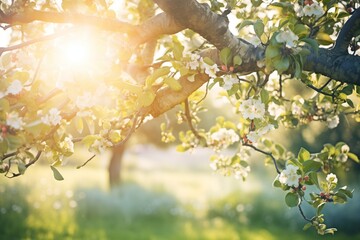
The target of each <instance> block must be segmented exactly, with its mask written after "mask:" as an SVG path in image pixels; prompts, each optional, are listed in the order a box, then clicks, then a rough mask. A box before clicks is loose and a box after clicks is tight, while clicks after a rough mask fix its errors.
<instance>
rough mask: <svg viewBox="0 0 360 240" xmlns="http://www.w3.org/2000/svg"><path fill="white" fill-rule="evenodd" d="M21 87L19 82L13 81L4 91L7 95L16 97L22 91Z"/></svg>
mask: <svg viewBox="0 0 360 240" xmlns="http://www.w3.org/2000/svg"><path fill="white" fill-rule="evenodd" d="M23 88H24V87H23V85H22V83H21V82H20V81H19V80H15V81H13V82H12V83H11V84H10V85H9V87H8V88H7V90H6V93H5V94H6V95H7V94H12V95H17V94H19V93H20V92H21V91H22V90H23Z"/></svg>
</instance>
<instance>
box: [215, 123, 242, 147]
mask: <svg viewBox="0 0 360 240" xmlns="http://www.w3.org/2000/svg"><path fill="white" fill-rule="evenodd" d="M239 140H240V138H239V135H237V134H236V132H235V131H234V130H233V129H226V128H220V129H219V130H218V131H217V132H214V133H213V134H211V135H210V144H211V145H214V146H215V147H216V148H219V149H222V148H227V147H228V146H230V145H231V144H233V143H234V142H237V141H239Z"/></svg>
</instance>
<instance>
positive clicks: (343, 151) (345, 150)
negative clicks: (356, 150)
mask: <svg viewBox="0 0 360 240" xmlns="http://www.w3.org/2000/svg"><path fill="white" fill-rule="evenodd" d="M349 151H350V147H349V145H347V144H344V145H343V146H342V147H341V152H342V153H348V152H349Z"/></svg>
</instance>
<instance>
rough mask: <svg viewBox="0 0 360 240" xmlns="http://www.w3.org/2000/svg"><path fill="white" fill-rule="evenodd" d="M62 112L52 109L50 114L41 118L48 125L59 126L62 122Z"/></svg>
mask: <svg viewBox="0 0 360 240" xmlns="http://www.w3.org/2000/svg"><path fill="white" fill-rule="evenodd" d="M61 119H62V117H61V115H60V111H59V110H58V109H57V108H52V109H50V110H49V113H48V114H47V115H45V116H43V117H41V121H42V122H43V123H44V124H46V125H52V126H55V125H58V124H59V123H60V122H61Z"/></svg>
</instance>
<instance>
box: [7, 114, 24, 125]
mask: <svg viewBox="0 0 360 240" xmlns="http://www.w3.org/2000/svg"><path fill="white" fill-rule="evenodd" d="M6 125H8V126H10V127H12V128H14V129H21V128H22V126H23V125H24V122H23V120H22V118H21V117H19V113H18V112H11V113H8V115H7V118H6Z"/></svg>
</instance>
